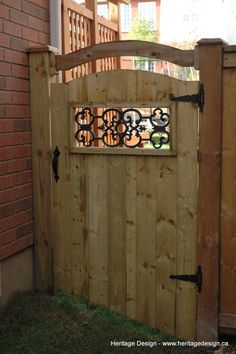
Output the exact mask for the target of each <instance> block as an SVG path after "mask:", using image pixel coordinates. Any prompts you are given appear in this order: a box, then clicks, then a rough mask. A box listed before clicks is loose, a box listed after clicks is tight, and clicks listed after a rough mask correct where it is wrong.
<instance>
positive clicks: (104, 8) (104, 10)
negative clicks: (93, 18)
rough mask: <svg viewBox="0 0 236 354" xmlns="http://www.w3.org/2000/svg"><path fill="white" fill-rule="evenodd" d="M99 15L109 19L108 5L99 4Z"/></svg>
mask: <svg viewBox="0 0 236 354" xmlns="http://www.w3.org/2000/svg"><path fill="white" fill-rule="evenodd" d="M98 15H99V16H102V17H104V18H108V7H107V5H106V4H104V5H99V4H98Z"/></svg>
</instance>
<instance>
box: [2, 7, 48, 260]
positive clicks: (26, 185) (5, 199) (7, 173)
mask: <svg viewBox="0 0 236 354" xmlns="http://www.w3.org/2000/svg"><path fill="white" fill-rule="evenodd" d="M48 7H49V0H3V1H1V4H0V260H2V259H4V258H6V257H8V256H10V255H13V254H14V253H16V252H18V251H20V250H22V249H24V248H26V247H28V246H30V245H32V244H33V215H32V171H31V132H30V93H29V70H28V69H29V68H28V55H27V53H26V48H27V47H28V46H29V45H37V44H41V45H43V44H49V12H48Z"/></svg>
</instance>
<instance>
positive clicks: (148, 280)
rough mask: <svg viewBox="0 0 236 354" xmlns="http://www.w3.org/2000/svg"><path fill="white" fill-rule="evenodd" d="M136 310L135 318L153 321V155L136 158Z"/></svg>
mask: <svg viewBox="0 0 236 354" xmlns="http://www.w3.org/2000/svg"><path fill="white" fill-rule="evenodd" d="M136 178H137V182H136V183H137V192H136V193H137V197H136V216H137V223H136V240H137V241H136V242H137V244H136V252H137V258H136V266H137V278H136V284H137V285H136V291H137V300H136V301H137V302H136V313H137V315H136V316H137V320H139V321H141V322H143V323H146V324H150V325H152V326H155V324H156V274H155V273H156V254H155V253H156V251H155V250H156V203H157V200H156V159H155V158H153V157H150V156H149V157H146V158H144V157H139V158H137V166H136Z"/></svg>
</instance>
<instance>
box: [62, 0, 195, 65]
mask: <svg viewBox="0 0 236 354" xmlns="http://www.w3.org/2000/svg"><path fill="white" fill-rule="evenodd" d="M89 1H90V2H91V1H93V0H88V4H90V3H89ZM89 6H90V5H89ZM95 18H96V15H95ZM93 23H95V21H93ZM92 42H93V43H97V42H94V41H93V40H92ZM118 56H142V57H147V58H153V59H161V60H165V61H169V62H171V63H174V64H177V65H180V66H193V65H194V51H193V50H181V49H177V48H174V47H169V46H166V45H163V44H158V43H151V42H144V41H135V40H129V41H113V42H108V43H100V44H96V45H93V46H91V47H88V48H83V49H80V50H79V51H76V52H73V53H69V54H66V55H58V56H57V57H56V68H57V70H69V69H72V68H73V67H76V66H78V65H81V64H85V63H88V62H90V61H94V60H97V59H103V58H108V57H118Z"/></svg>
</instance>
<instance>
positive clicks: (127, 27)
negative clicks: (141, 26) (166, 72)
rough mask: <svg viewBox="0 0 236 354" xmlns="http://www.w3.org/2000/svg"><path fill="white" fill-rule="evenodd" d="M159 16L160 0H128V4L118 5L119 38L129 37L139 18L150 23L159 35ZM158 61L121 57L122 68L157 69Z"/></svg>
mask: <svg viewBox="0 0 236 354" xmlns="http://www.w3.org/2000/svg"><path fill="white" fill-rule="evenodd" d="M160 17H161V0H155V1H139V0H130V3H129V4H128V5H126V4H121V6H120V31H121V39H122V40H126V39H131V38H130V31H131V30H132V27H134V26H135V24H137V21H139V20H145V21H147V22H148V23H150V29H151V30H153V32H154V33H155V34H157V37H159V35H160ZM158 66H159V63H158V61H156V60H148V59H147V60H143V59H138V58H131V57H122V58H121V68H122V69H134V68H138V69H141V70H149V71H157V72H159V69H158Z"/></svg>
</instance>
